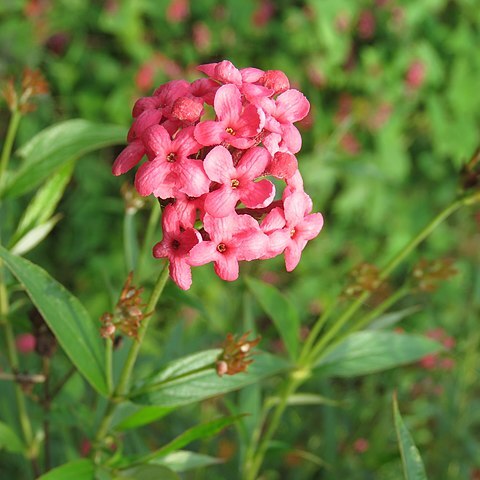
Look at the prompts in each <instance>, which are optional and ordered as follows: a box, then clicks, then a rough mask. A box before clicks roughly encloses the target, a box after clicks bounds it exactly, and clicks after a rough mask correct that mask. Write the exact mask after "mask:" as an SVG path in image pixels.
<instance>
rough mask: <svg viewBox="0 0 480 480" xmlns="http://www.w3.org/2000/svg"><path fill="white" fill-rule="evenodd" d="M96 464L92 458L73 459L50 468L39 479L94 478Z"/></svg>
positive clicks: (71, 479)
mask: <svg viewBox="0 0 480 480" xmlns="http://www.w3.org/2000/svg"><path fill="white" fill-rule="evenodd" d="M94 472H95V465H94V464H93V462H92V460H88V459H86V458H84V459H82V460H72V461H71V462H68V463H66V464H65V465H61V466H60V467H57V468H54V469H53V470H50V471H49V472H48V473H46V474H44V475H42V476H41V477H40V478H39V479H38V480H92V478H93V475H94Z"/></svg>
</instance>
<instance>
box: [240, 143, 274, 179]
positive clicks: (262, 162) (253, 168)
mask: <svg viewBox="0 0 480 480" xmlns="http://www.w3.org/2000/svg"><path fill="white" fill-rule="evenodd" d="M269 162H270V155H269V153H268V151H267V150H266V149H265V148H261V147H254V148H250V149H249V150H247V151H246V152H245V153H244V154H243V155H242V158H241V159H240V161H239V162H238V165H237V175H238V176H240V177H242V178H246V179H250V180H251V179H254V178H257V177H259V176H260V175H262V174H263V173H264V172H265V168H266V167H267V165H268V164H269Z"/></svg>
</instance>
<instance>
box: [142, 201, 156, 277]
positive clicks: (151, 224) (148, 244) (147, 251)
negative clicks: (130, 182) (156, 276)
mask: <svg viewBox="0 0 480 480" xmlns="http://www.w3.org/2000/svg"><path fill="white" fill-rule="evenodd" d="M160 213H161V210H160V205H159V204H158V202H157V201H155V203H153V204H152V209H151V211H150V217H149V218H148V223H147V230H146V231H145V238H144V240H143V244H142V249H141V250H140V256H139V257H138V266H137V271H136V275H137V278H139V279H141V278H142V270H143V265H144V263H145V260H146V258H147V255H150V256H151V255H152V245H153V236H154V234H155V230H156V228H157V226H158V223H159V219H160Z"/></svg>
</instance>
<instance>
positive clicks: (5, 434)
mask: <svg viewBox="0 0 480 480" xmlns="http://www.w3.org/2000/svg"><path fill="white" fill-rule="evenodd" d="M0 450H7V452H11V453H21V452H23V451H24V450H25V446H24V444H23V443H22V441H21V440H20V438H19V437H18V436H17V434H16V433H15V432H14V431H13V430H12V429H11V428H10V426H8V425H7V424H6V423H3V422H0Z"/></svg>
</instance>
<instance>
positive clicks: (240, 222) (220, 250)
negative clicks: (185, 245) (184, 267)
mask: <svg viewBox="0 0 480 480" xmlns="http://www.w3.org/2000/svg"><path fill="white" fill-rule="evenodd" d="M203 225H204V228H205V231H206V232H207V233H208V235H209V237H210V239H209V240H205V241H203V242H201V243H199V244H198V245H195V246H194V247H193V248H192V250H191V251H190V257H189V259H188V262H189V264H190V265H192V266H199V265H205V264H207V263H210V262H214V269H215V272H216V274H217V275H218V276H219V277H220V278H221V279H223V280H226V281H233V280H236V279H237V278H238V272H239V266H238V262H239V261H240V260H247V261H250V260H255V259H257V258H260V256H261V254H262V252H263V251H264V249H265V247H266V245H267V242H268V240H267V237H266V236H265V235H264V234H263V233H262V232H261V230H260V227H259V226H258V223H257V221H256V220H255V219H253V218H252V217H250V216H249V215H237V214H236V213H232V214H231V215H229V216H228V217H223V218H216V217H212V216H211V215H209V214H208V213H206V214H205V217H204V219H203Z"/></svg>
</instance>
